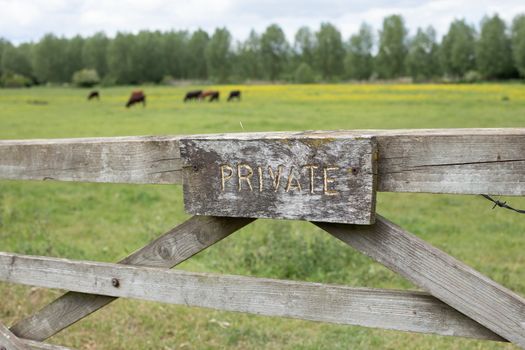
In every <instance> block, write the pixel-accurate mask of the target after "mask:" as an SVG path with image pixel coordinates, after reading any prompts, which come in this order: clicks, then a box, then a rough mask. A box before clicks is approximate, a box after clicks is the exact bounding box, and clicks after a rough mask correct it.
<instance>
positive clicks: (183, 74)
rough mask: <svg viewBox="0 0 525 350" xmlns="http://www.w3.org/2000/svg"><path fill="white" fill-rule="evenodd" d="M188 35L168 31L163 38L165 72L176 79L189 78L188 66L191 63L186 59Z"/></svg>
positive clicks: (184, 32)
mask: <svg viewBox="0 0 525 350" xmlns="http://www.w3.org/2000/svg"><path fill="white" fill-rule="evenodd" d="M189 37H190V36H189V33H188V32H187V31H184V30H182V31H170V32H168V33H165V34H164V36H163V42H164V43H163V45H162V47H163V52H164V58H165V59H166V72H165V74H169V75H171V76H173V77H174V78H176V79H185V78H188V77H189V71H190V68H189V66H190V65H191V61H190V60H189V59H188V41H189Z"/></svg>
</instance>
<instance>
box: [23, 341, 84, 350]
mask: <svg viewBox="0 0 525 350" xmlns="http://www.w3.org/2000/svg"><path fill="white" fill-rule="evenodd" d="M20 340H21V341H22V342H23V343H24V344H25V345H26V346H27V348H28V349H32V350H74V349H73V348H66V347H64V346H60V345H54V344H49V343H42V342H38V341H34V340H27V339H20Z"/></svg>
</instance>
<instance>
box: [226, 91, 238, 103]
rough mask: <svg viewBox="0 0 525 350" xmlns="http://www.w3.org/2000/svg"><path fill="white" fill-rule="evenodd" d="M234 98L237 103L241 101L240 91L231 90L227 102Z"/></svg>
mask: <svg viewBox="0 0 525 350" xmlns="http://www.w3.org/2000/svg"><path fill="white" fill-rule="evenodd" d="M234 98H236V99H237V100H238V101H240V100H241V91H240V90H233V91H231V92H230V95H229V96H228V102H230V101H232V100H233V99H234Z"/></svg>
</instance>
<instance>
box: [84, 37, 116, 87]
mask: <svg viewBox="0 0 525 350" xmlns="http://www.w3.org/2000/svg"><path fill="white" fill-rule="evenodd" d="M108 45H109V39H108V38H107V36H106V34H104V33H103V32H99V33H96V34H95V35H93V36H91V37H89V38H87V39H86V40H85V41H84V46H83V47H82V62H83V64H84V67H85V68H91V69H95V70H96V71H97V72H98V73H99V74H100V76H102V77H104V76H106V74H107V72H108V64H107V50H108Z"/></svg>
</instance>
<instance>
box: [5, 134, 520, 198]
mask: <svg viewBox="0 0 525 350" xmlns="http://www.w3.org/2000/svg"><path fill="white" fill-rule="evenodd" d="M334 133H335V134H337V133H336V132H331V133H330V134H331V135H334ZM339 133H340V134H341V135H342V134H344V135H347V136H348V135H350V136H354V137H360V136H363V137H375V138H376V140H377V143H378V149H379V159H378V171H379V177H378V190H379V191H385V192H435V193H461V194H480V193H486V194H495V195H520V196H521V195H524V194H525V171H524V170H525V160H524V159H523V157H522V155H523V154H524V151H525V129H510V128H509V129H434V130H356V131H341V132H339ZM301 134H304V133H250V134H230V135H227V136H225V137H231V136H232V135H235V137H237V138H238V139H239V140H249V139H253V138H264V137H276V136H281V137H283V138H286V137H290V136H293V135H301ZM307 134H308V135H319V136H322V135H324V134H326V132H308V133H307ZM219 136H220V135H218V137H219ZM180 138H181V137H179V136H172V137H124V138H92V139H64V140H25V141H24V140H21V141H20V140H19V141H17V140H5V141H0V178H3V179H33V180H43V179H55V180H62V181H87V182H123V183H159V184H181V183H182V176H181V160H180V156H179V141H178V140H179V139H180Z"/></svg>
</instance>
